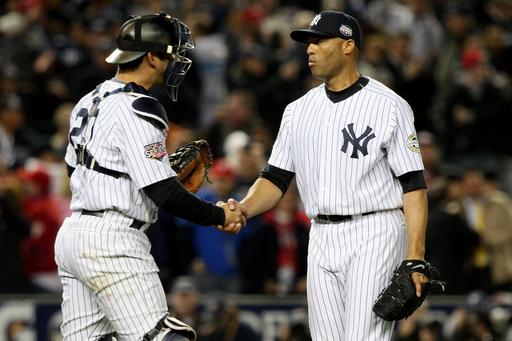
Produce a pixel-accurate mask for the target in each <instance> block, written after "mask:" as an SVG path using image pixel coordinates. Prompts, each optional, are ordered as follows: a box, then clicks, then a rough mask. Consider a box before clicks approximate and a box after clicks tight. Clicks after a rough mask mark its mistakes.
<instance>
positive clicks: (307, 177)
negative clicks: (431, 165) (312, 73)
mask: <svg viewBox="0 0 512 341" xmlns="http://www.w3.org/2000/svg"><path fill="white" fill-rule="evenodd" d="M350 129H353V134H354V135H355V136H352V135H350V136H351V137H352V138H358V137H360V136H370V135H371V134H374V135H375V136H374V137H372V138H369V139H368V140H367V141H368V143H367V145H366V147H367V154H366V155H364V154H363V150H364V149H363V148H362V146H361V143H363V142H362V141H360V144H359V147H361V148H360V149H357V150H356V149H352V148H356V144H357V143H356V142H354V143H352V142H350V141H347V140H346V134H347V133H344V132H343V131H344V130H345V131H346V132H349V131H350ZM368 131H369V133H367V134H368V135H363V134H364V133H365V132H368ZM415 133H416V132H415V128H414V118H413V115H412V110H411V109H410V107H409V105H408V104H407V103H406V102H405V101H404V100H403V99H402V98H400V97H399V96H398V95H396V94H395V93H394V92H393V91H391V90H390V89H389V88H387V87H385V86H384V85H382V84H381V83H379V82H377V81H375V80H373V79H370V80H369V82H368V84H367V85H366V86H365V87H364V88H362V89H361V90H359V91H357V92H356V93H354V94H352V95H351V96H350V97H348V98H345V99H343V100H342V101H339V102H337V103H335V102H332V101H331V100H330V99H329V98H328V97H327V94H326V90H325V86H324V85H320V86H318V87H316V88H314V89H312V90H310V91H309V92H308V93H306V94H305V95H304V96H303V97H301V98H299V99H298V100H296V101H295V102H292V103H290V104H289V105H288V106H287V107H286V109H285V111H284V113H283V119H282V122H281V127H280V131H279V134H278V137H277V138H276V141H275V144H274V146H273V149H272V154H271V156H270V159H269V164H271V165H274V166H276V167H279V168H282V169H285V170H288V171H291V172H294V173H295V175H296V179H297V185H298V188H299V193H300V196H301V199H302V202H303V203H304V207H305V209H306V214H307V215H308V217H310V218H314V217H316V216H317V215H318V214H329V215H353V214H362V213H366V212H371V211H376V212H378V213H375V214H371V215H365V216H360V217H359V218H356V219H353V220H350V221H347V222H343V223H339V224H318V223H316V222H313V224H312V227H311V232H310V241H309V251H308V275H307V292H308V306H309V324H310V329H311V334H312V337H313V340H315V341H331V340H336V341H388V340H390V338H391V333H392V329H393V323H391V322H387V321H384V320H383V319H381V318H378V317H377V316H376V315H375V314H373V312H372V311H371V309H372V306H373V302H374V300H375V299H376V298H377V296H378V294H379V293H380V291H381V290H382V289H383V288H384V287H385V286H386V284H387V281H388V279H389V278H390V276H391V274H392V271H393V269H394V268H395V267H396V264H398V263H399V262H400V261H401V260H402V259H403V258H405V256H406V251H407V243H408V239H407V229H406V227H405V218H404V216H403V213H402V212H401V211H400V210H399V208H401V207H402V205H403V191H402V187H401V185H400V183H399V181H398V179H397V176H400V175H402V174H404V173H407V172H411V171H417V170H422V169H423V164H422V161H421V155H420V153H419V152H417V151H414V150H413V148H409V147H408V145H407V142H408V139H409V138H410V137H411V136H414V134H415ZM350 134H352V133H350ZM348 142H350V143H348ZM345 143H346V144H347V146H346V147H347V148H346V149H345V150H343V148H345V147H343V146H344V144H345ZM354 155H355V157H354Z"/></svg>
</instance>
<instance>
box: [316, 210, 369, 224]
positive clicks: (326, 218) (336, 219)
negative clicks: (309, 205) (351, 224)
mask: <svg viewBox="0 0 512 341" xmlns="http://www.w3.org/2000/svg"><path fill="white" fill-rule="evenodd" d="M373 213H375V211H372V212H366V213H363V214H361V215H363V216H364V215H369V214H373ZM357 216H358V215H326V214H319V215H317V216H316V217H315V221H316V222H317V223H322V222H323V223H324V222H329V223H340V222H342V221H349V220H352V219H353V218H354V217H357Z"/></svg>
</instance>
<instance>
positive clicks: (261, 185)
mask: <svg viewBox="0 0 512 341" xmlns="http://www.w3.org/2000/svg"><path fill="white" fill-rule="evenodd" d="M282 196H283V192H281V190H280V189H279V187H277V186H276V185H274V184H273V183H272V182H271V181H269V180H267V179H264V178H259V179H258V180H256V181H255V182H254V184H253V185H252V186H251V188H250V189H249V191H248V192H247V195H246V196H245V198H244V199H243V200H241V201H240V204H241V205H244V206H245V207H246V209H247V213H248V216H247V217H248V218H251V217H254V216H256V215H258V214H261V213H263V212H266V211H268V210H270V209H271V208H272V207H274V206H275V205H276V204H277V202H278V201H279V200H280V199H281V197H282Z"/></svg>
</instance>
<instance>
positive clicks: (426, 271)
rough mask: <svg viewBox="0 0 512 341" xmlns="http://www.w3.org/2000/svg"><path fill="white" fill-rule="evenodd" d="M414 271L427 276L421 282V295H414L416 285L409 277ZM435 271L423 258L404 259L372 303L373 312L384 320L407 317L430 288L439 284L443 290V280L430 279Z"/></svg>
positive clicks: (423, 299) (421, 301) (423, 298)
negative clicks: (424, 280)
mask: <svg viewBox="0 0 512 341" xmlns="http://www.w3.org/2000/svg"><path fill="white" fill-rule="evenodd" d="M414 272H418V273H421V274H423V275H425V276H427V277H428V278H429V281H428V282H424V283H421V296H420V297H418V296H416V286H415V284H414V281H413V280H412V278H411V274H412V273H414ZM433 272H436V273H439V272H438V271H437V269H436V268H434V267H432V266H431V265H430V263H428V262H425V261H423V260H405V261H403V262H402V264H400V266H399V267H398V268H397V269H396V270H395V271H394V272H393V277H392V278H391V280H390V282H389V284H388V286H387V288H385V289H384V290H383V291H382V292H381V293H380V295H379V297H377V300H376V301H375V303H374V305H373V312H374V313H375V314H377V315H378V316H380V317H382V318H383V319H384V320H386V321H395V320H401V319H403V318H407V317H409V316H410V315H411V314H412V313H413V312H414V311H415V310H416V309H418V307H419V306H420V305H421V304H422V303H423V301H425V298H427V295H428V294H429V293H430V289H432V288H434V287H436V286H441V287H442V288H443V290H444V286H445V284H446V283H445V282H442V281H437V280H433V279H432V273H433Z"/></svg>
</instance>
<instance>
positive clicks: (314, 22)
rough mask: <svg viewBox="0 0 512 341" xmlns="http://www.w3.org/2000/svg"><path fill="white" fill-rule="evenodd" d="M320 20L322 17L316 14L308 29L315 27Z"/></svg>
mask: <svg viewBox="0 0 512 341" xmlns="http://www.w3.org/2000/svg"><path fill="white" fill-rule="evenodd" d="M321 18H322V16H321V15H320V14H317V15H316V17H315V18H314V19H313V21H312V22H311V24H310V25H309V27H311V26H315V25H316V24H318V22H319V21H320V19H321Z"/></svg>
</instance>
